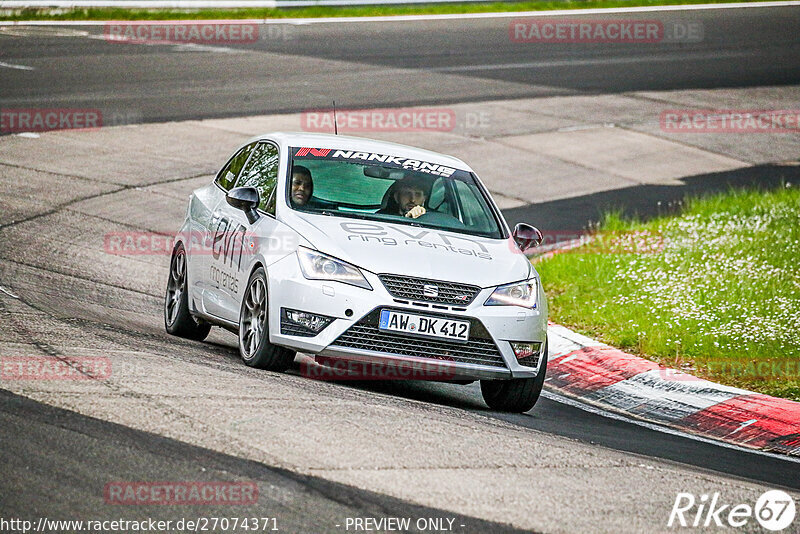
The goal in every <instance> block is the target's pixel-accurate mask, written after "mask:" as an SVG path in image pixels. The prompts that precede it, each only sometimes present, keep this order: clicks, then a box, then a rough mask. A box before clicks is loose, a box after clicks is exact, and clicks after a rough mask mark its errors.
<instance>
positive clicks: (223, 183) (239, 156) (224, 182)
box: [216, 143, 256, 191]
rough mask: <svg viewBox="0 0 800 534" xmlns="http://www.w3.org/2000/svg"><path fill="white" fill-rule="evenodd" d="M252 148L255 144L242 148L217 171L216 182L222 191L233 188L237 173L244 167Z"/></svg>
mask: <svg viewBox="0 0 800 534" xmlns="http://www.w3.org/2000/svg"><path fill="white" fill-rule="evenodd" d="M254 146H256V144H255V143H250V144H249V145H247V146H246V147H244V148H242V149H241V150H240V151H239V152H237V153H236V155H234V156H233V157H232V158H231V159H230V161H228V163H227V164H226V165H225V166H224V167H223V168H222V170H221V171H219V174H217V179H216V182H217V184H219V186H220V187H221V188H222V189H224V190H225V191H229V190H230V189H231V187H233V184H234V182H236V177H237V176H239V171H241V170H242V167H244V164H245V162H246V161H247V157H248V156H249V155H250V152H252V151H253V147H254Z"/></svg>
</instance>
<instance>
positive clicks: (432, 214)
mask: <svg viewBox="0 0 800 534" xmlns="http://www.w3.org/2000/svg"><path fill="white" fill-rule="evenodd" d="M416 220H418V221H420V222H424V223H428V224H437V225H442V226H445V227H447V226H449V227H451V228H466V226H464V223H462V222H461V221H459V220H458V219H457V218H455V217H453V216H452V215H450V214H448V213H442V212H440V211H427V212H425V213H424V214H422V215H420V216H419V217H417V219H416Z"/></svg>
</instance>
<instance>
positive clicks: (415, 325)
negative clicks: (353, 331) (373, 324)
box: [378, 310, 469, 341]
mask: <svg viewBox="0 0 800 534" xmlns="http://www.w3.org/2000/svg"><path fill="white" fill-rule="evenodd" d="M378 328H379V329H380V330H384V331H387V332H402V333H404V334H416V335H420V336H428V337H437V338H442V339H450V340H454V341H468V340H469V321H458V320H455V319H444V318H442V317H428V316H425V315H417V314H414V313H403V312H398V311H392V310H381V320H380V322H379V323H378Z"/></svg>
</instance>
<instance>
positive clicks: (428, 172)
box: [286, 147, 503, 239]
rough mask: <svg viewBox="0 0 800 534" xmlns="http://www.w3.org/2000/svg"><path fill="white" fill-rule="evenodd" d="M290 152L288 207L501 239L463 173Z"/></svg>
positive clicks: (377, 158) (377, 157)
mask: <svg viewBox="0 0 800 534" xmlns="http://www.w3.org/2000/svg"><path fill="white" fill-rule="evenodd" d="M290 150H291V152H290V153H291V154H292V161H291V162H290V163H291V165H290V169H291V176H290V179H289V180H288V181H287V190H286V201H287V203H288V204H289V206H290V207H292V208H293V209H296V210H300V211H307V212H312V213H321V214H324V215H335V216H341V217H350V218H356V219H369V220H381V221H387V222H393V223H397V224H407V225H412V226H423V227H430V228H439V229H442V230H448V231H452V232H460V233H465V234H472V235H479V236H484V237H491V238H497V239H499V238H502V237H503V232H502V230H501V227H500V224H499V222H498V219H497V217H496V216H495V215H494V213H493V211H492V209H491V208H490V206H489V200H488V199H487V198H486V196H485V194H484V193H483V191H482V189H481V188H480V187H479V186H478V184H477V181H476V179H475V176H474V175H472V174H471V173H469V172H467V171H463V170H459V169H453V168H451V167H447V166H444V165H438V164H435V163H429V162H425V161H420V160H412V159H408V158H403V157H396V156H390V155H385V154H373V153H369V152H357V151H349V150H331V149H318V148H313V149H311V148H298V147H293V148H291V149H290Z"/></svg>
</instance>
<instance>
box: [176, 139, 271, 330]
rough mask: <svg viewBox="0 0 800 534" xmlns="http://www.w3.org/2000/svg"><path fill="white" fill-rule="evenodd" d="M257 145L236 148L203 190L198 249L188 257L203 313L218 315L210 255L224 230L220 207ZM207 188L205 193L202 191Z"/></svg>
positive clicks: (217, 279)
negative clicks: (192, 265)
mask: <svg viewBox="0 0 800 534" xmlns="http://www.w3.org/2000/svg"><path fill="white" fill-rule="evenodd" d="M256 144H257V143H250V144H248V145H246V146H244V147H242V148H241V149H239V150H238V151H237V152H236V153H235V154H234V155H233V156H231V158H230V159H229V160H228V162H227V163H226V164H225V165H224V166H223V167H222V169H221V170H220V171H219V173H217V177H216V178H215V179H214V183H213V184H212V185H210V186H209V187H208V188H203V195H202V200H201V201H200V203H201V204H202V209H201V211H202V212H203V217H202V220H203V221H204V222H203V223H202V224H200V227H199V228H198V231H199V232H200V233H201V234H202V237H201V242H202V246H201V247H198V251H197V253H196V254H195V255H194V257H193V258H192V260H191V261H192V262H193V263H194V268H195V270H196V271H197V275H196V276H197V278H196V279H197V280H198V284H197V285H198V288H199V289H200V295H199V297H200V300H201V302H202V311H203V312H204V313H207V314H210V315H214V316H218V317H219V316H221V315H220V313H221V310H222V309H223V308H222V305H221V303H220V296H219V295H218V292H219V286H220V284H221V283H222V279H221V276H220V273H219V272H218V268H216V267H214V266H213V265H212V264H213V261H212V260H213V255H214V253H215V249H214V247H215V244H216V245H217V246H218V243H215V239H217V237H216V236H218V235H219V234H220V233H224V231H226V230H227V228H226V227H225V225H224V223H223V221H221V220H220V217H219V206H220V204H226V205H227V202H226V201H225V195H226V194H227V192H228V191H230V190H231V189H232V188H233V187H234V185H235V183H236V179H237V178H238V177H239V174H240V173H241V171H242V169H243V168H244V166H245V163H247V160H248V158H249V157H250V154H251V153H252V152H253V149H254V148H255V146H256ZM206 189H207V191H206Z"/></svg>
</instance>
